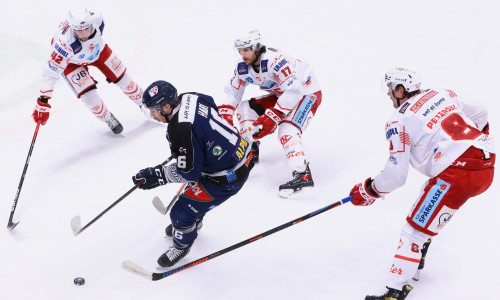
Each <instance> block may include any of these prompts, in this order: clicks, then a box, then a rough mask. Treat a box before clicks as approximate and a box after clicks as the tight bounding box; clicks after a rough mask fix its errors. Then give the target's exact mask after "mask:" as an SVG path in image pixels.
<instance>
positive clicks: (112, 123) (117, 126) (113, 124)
mask: <svg viewBox="0 0 500 300" xmlns="http://www.w3.org/2000/svg"><path fill="white" fill-rule="evenodd" d="M109 114H110V119H109V120H107V121H106V124H108V126H109V128H110V129H111V131H113V133H114V134H119V133H121V132H122V131H123V126H122V124H121V123H120V121H118V119H117V118H115V116H113V114H112V113H109Z"/></svg>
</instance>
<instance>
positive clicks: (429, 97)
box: [410, 91, 439, 113]
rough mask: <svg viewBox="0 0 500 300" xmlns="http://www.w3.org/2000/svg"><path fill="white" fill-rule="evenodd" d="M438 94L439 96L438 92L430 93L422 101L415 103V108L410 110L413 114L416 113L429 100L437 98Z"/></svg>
mask: <svg viewBox="0 0 500 300" xmlns="http://www.w3.org/2000/svg"><path fill="white" fill-rule="evenodd" d="M437 94H439V93H438V92H436V91H430V92H429V93H427V94H425V95H424V96H422V97H421V98H420V99H418V101H417V102H415V104H413V106H412V107H411V108H410V110H411V111H412V112H414V113H416V112H417V111H418V110H419V109H420V108H421V107H422V106H423V105H424V104H425V102H427V101H428V100H429V99H431V98H432V97H434V96H436V95H437Z"/></svg>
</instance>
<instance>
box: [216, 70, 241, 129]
mask: <svg viewBox="0 0 500 300" xmlns="http://www.w3.org/2000/svg"><path fill="white" fill-rule="evenodd" d="M246 85H247V83H246V82H245V81H243V80H241V79H240V78H239V76H238V71H237V70H235V71H234V76H233V78H231V80H230V81H229V82H228V83H227V84H226V86H225V87H224V94H225V97H224V100H223V102H222V105H219V107H218V109H219V114H220V115H221V117H223V118H224V119H225V120H226V121H227V122H228V123H229V124H231V125H233V124H234V123H233V117H234V112H235V110H236V108H237V107H238V105H239V104H240V102H241V99H242V98H243V93H244V92H245V87H246Z"/></svg>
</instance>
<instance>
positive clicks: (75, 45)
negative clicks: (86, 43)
mask: <svg viewBox="0 0 500 300" xmlns="http://www.w3.org/2000/svg"><path fill="white" fill-rule="evenodd" d="M70 46H71V49H73V53H75V54H77V53H78V52H80V51H82V44H81V43H80V41H79V40H78V39H77V40H76V41H74V42H73V43H71V44H70Z"/></svg>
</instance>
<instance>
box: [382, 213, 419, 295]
mask: <svg viewBox="0 0 500 300" xmlns="http://www.w3.org/2000/svg"><path fill="white" fill-rule="evenodd" d="M428 239H429V235H427V234H425V233H422V232H420V231H418V230H416V229H415V228H413V227H412V226H411V225H410V224H408V223H406V224H405V225H404V226H403V229H402V230H401V238H400V240H399V246H398V249H397V250H396V255H395V256H394V260H393V263H392V267H391V269H390V270H389V278H388V280H387V287H389V288H393V289H398V290H401V289H402V288H403V286H404V285H406V284H408V283H409V282H410V280H411V278H412V277H413V275H414V274H415V272H416V271H417V269H418V265H419V263H420V259H421V258H422V253H421V252H420V250H421V249H422V247H423V245H424V243H425V242H426V241H427V240H428Z"/></svg>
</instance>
